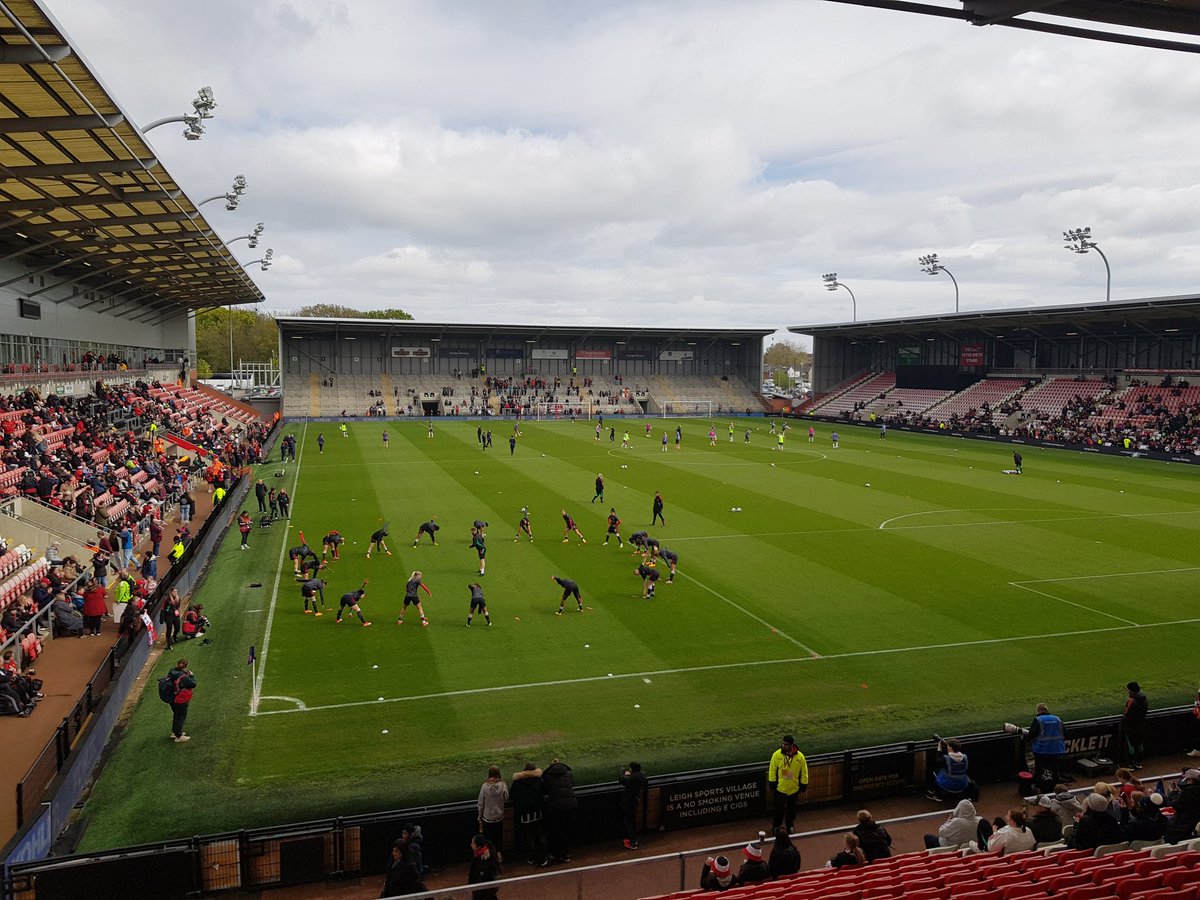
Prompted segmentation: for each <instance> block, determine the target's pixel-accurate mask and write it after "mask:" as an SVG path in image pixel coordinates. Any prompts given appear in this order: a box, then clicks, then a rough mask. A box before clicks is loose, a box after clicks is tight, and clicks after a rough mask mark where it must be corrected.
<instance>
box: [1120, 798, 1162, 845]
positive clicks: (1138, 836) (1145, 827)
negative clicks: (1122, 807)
mask: <svg viewBox="0 0 1200 900" xmlns="http://www.w3.org/2000/svg"><path fill="white" fill-rule="evenodd" d="M1135 796H1136V794H1135ZM1166 830H1167V820H1166V819H1164V818H1163V815H1162V813H1161V812H1159V809H1158V807H1157V806H1156V805H1155V804H1154V801H1152V800H1151V799H1150V798H1149V797H1138V798H1137V800H1136V801H1135V802H1134V804H1133V809H1132V810H1131V811H1130V814H1129V821H1127V822H1126V823H1125V824H1124V825H1122V826H1121V835H1122V838H1123V839H1124V840H1126V841H1158V840H1162V837H1163V835H1164V834H1165V833H1166Z"/></svg>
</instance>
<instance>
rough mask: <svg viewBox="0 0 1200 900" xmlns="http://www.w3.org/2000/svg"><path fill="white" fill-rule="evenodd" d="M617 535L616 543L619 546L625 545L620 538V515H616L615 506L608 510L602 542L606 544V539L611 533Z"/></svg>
mask: <svg viewBox="0 0 1200 900" xmlns="http://www.w3.org/2000/svg"><path fill="white" fill-rule="evenodd" d="M614 534H615V535H616V536H617V544H618V545H619V546H621V547H624V546H625V542H624V541H623V540H621V517H620V516H618V515H617V510H616V509H615V508H613V509H610V510H609V511H608V532H607V534H605V535H604V543H605V545H606V546H607V545H608V539H609V538H610V537H612V536H613V535H614Z"/></svg>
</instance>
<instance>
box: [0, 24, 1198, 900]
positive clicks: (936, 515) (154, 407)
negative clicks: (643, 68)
mask: <svg viewBox="0 0 1200 900" xmlns="http://www.w3.org/2000/svg"><path fill="white" fill-rule="evenodd" d="M867 5H872V4H867ZM874 5H884V6H889V7H891V8H900V5H897V4H874ZM906 6H911V7H913V8H912V9H910V10H908V11H909V12H916V13H919V12H929V11H930V9H933V8H932V7H931V8H929V9H924V10H923V9H918V8H916V7H919V6H921V5H920V4H907V5H906ZM976 6H977V5H971V4H967V7H969V8H968V9H966V10H965V12H964V16H965V17H966V18H967V20H968V21H972V22H974V24H983V22H982V21H977V19H978V18H979V17H980V16H982V15H983V14H984V11H981V10H980V9H977V8H976ZM993 6H995V5H994V4H992V5H989V6H988V12H989V13H990V15H991V16H993V17H995V18H996V22H995V24H1015V23H1019V22H1021V21H1023V20H1021V19H1019V18H1018V16H1019V13H1020V12H1021V10H1018V9H1015V8H1014V9H1007V10H1006V11H1005V10H1000V9H993V8H992V7H993ZM1000 6H1003V4H1001V5H1000ZM1076 6H1077V7H1078V8H1075V9H1073V10H1072V11H1071V12H1070V13H1069V15H1071V16H1072V17H1073V18H1074V20H1076V21H1077V24H1076V25H1075V26H1073V28H1072V29H1068V30H1067V31H1064V32H1063V33H1064V34H1075V36H1093V37H1094V36H1095V35H1088V34H1086V32H1087V31H1088V27H1089V26H1083V25H1079V24H1078V22H1079V21H1087V22H1093V24H1094V22H1102V23H1105V24H1106V25H1118V26H1136V27H1139V28H1157V29H1161V30H1164V31H1168V32H1170V31H1180V30H1187V28H1188V27H1189V26H1187V24H1186V23H1187V22H1191V23H1192V26H1194V23H1195V15H1194V11H1193V12H1192V13H1191V18H1190V19H1186V20H1184V21H1182V22H1181V21H1176V20H1175V19H1173V18H1172V19H1171V21H1169V22H1168V21H1166V20H1165V19H1164V17H1166V18H1171V17H1172V16H1174V15H1182V13H1179V11H1178V9H1177V7H1174V6H1173V7H1171V9H1170V11H1169V10H1168V8H1167V6H1166V5H1164V4H1159V3H1155V2H1139V3H1127V4H1121V7H1122V8H1121V10H1119V11H1114V10H1112V9H1110V8H1109V5H1108V4H1099V3H1097V4H1092V3H1087V4H1078V5H1076ZM956 11H957V10H956ZM3 13H4V16H5V17H6V21H7V23H8V24H7V27H6V29H5V32H4V41H5V49H4V53H3V54H0V69H2V70H3V71H4V73H5V75H6V76H7V78H6V80H5V83H4V88H3V96H4V98H5V100H6V104H7V109H8V115H6V116H5V117H4V118H3V123H4V124H3V125H2V126H0V168H2V169H3V177H4V190H3V191H2V192H0V194H2V196H0V214H2V215H3V216H4V217H5V219H6V227H5V228H4V229H3V231H0V242H2V243H3V248H4V254H3V259H2V260H0V277H3V279H4V283H3V285H0V287H3V302H2V303H0V326H2V327H0V380H2V381H3V382H4V389H3V391H0V394H3V395H4V396H3V398H0V447H3V461H4V470H3V471H2V472H0V509H2V511H3V513H4V516H3V518H0V612H2V613H3V618H2V619H0V637H2V639H3V647H2V648H0V651H2V652H3V664H2V665H0V731H2V733H3V746H4V748H5V756H6V759H7V763H8V764H7V765H6V766H5V767H4V777H5V779H6V784H7V786H8V788H7V790H8V793H7V795H6V796H7V797H8V800H7V802H5V803H0V823H2V825H3V834H4V842H5V851H4V852H5V875H4V895H5V897H7V898H14V900H26V898H28V900H34V898H37V900H51V898H66V897H78V896H84V897H94V898H107V897H130V896H134V897H154V898H159V897H161V898H176V897H178V898H184V897H197V896H203V897H210V896H226V895H229V896H232V895H255V896H258V895H262V896H271V897H279V898H291V897H296V898H300V897H314V896H328V897H344V898H357V897H368V896H370V897H375V896H418V897H421V896H424V897H439V898H465V897H495V896H504V897H529V898H559V897H567V896H576V897H581V898H656V900H665V898H668V897H670V898H676V897H680V898H681V897H685V896H690V895H691V894H693V893H697V892H700V891H722V892H726V893H727V895H728V896H730V897H741V898H747V900H755V898H777V897H795V898H823V900H824V898H829V900H834V898H844V900H851V898H852V900H859V898H875V897H897V898H905V897H907V898H919V900H950V898H960V897H962V898H969V897H985V896H990V897H994V896H999V897H1002V898H1004V900H1007V898H1010V897H1011V898H1021V897H1052V896H1063V897H1067V898H1078V900H1084V898H1093V897H1103V898H1108V897H1118V898H1131V897H1133V898H1146V900H1148V898H1168V897H1171V898H1188V897H1195V896H1197V894H1196V890H1197V887H1198V886H1200V837H1198V836H1197V834H1196V828H1197V825H1198V824H1200V770H1197V769H1195V768H1192V765H1193V764H1194V763H1192V762H1189V759H1191V758H1193V757H1197V756H1200V699H1197V697H1198V695H1197V692H1196V689H1195V685H1196V677H1195V670H1194V669H1193V668H1192V666H1193V661H1194V649H1195V647H1196V646H1197V643H1195V642H1197V641H1198V639H1200V608H1198V607H1197V604H1196V600H1195V595H1194V584H1195V581H1196V576H1197V573H1198V572H1200V564H1198V563H1197V561H1196V552H1195V548H1196V545H1197V538H1198V537H1200V518H1198V514H1197V510H1198V509H1200V481H1198V480H1197V478H1196V472H1195V471H1194V469H1195V467H1196V466H1197V465H1200V362H1198V357H1197V348H1198V347H1200V294H1180V295H1171V296H1156V297H1140V298H1134V299H1128V298H1116V299H1110V300H1105V301H1104V302H1095V303H1057V304H1047V305H1038V306H1034V307H1022V308H1010V307H1002V308H996V309H976V308H972V309H971V310H970V311H962V312H960V311H958V310H957V309H956V310H955V312H954V313H945V314H936V315H925V314H922V315H905V316H893V317H885V318H872V319H866V320H858V319H857V314H855V315H854V317H853V318H852V320H851V321H848V322H846V321H843V322H833V323H830V322H826V321H819V322H809V323H801V324H797V325H793V326H790V331H791V332H792V333H794V334H796V335H799V336H802V337H803V339H805V340H809V341H811V346H812V363H811V385H812V390H811V391H810V392H807V393H806V394H804V395H803V396H797V397H778V396H765V395H764V394H763V392H762V387H761V383H762V380H763V375H764V353H765V352H766V351H767V349H768V343H769V339H770V338H771V336H772V334H773V332H774V329H772V328H758V327H746V326H742V325H739V324H738V318H739V317H738V315H737V313H736V309H735V308H731V310H730V315H729V322H728V324H726V325H724V326H722V327H707V326H699V325H697V326H694V327H692V326H671V325H666V324H661V325H660V324H655V325H647V324H644V323H630V324H627V325H594V324H580V323H578V322H575V321H571V320H569V319H568V318H566V317H564V320H562V321H553V322H546V323H543V324H538V325H530V324H520V323H516V322H510V323H507V324H481V323H464V322H453V321H443V322H438V321H432V320H430V321H425V320H412V319H404V318H400V317H395V318H391V317H386V318H375V317H366V316H364V317H357V316H347V315H291V314H280V315H275V316H273V317H272V318H273V322H272V325H271V328H272V340H273V348H272V349H273V353H272V354H270V355H272V356H273V360H272V361H271V362H267V361H266V360H256V361H254V362H252V363H246V364H243V365H242V366H241V367H240V368H239V369H238V371H235V357H234V352H233V341H234V330H233V329H234V325H233V323H234V321H235V319H234V315H233V310H234V308H235V307H238V308H251V307H254V306H256V305H257V304H260V303H262V302H263V301H265V300H266V299H267V298H266V296H265V295H264V293H263V292H262V290H260V288H259V287H258V286H257V285H256V284H255V281H254V279H252V278H251V276H250V274H248V269H253V268H254V267H256V266H259V267H261V268H260V271H262V272H265V271H266V270H267V269H268V268H269V266H270V264H271V262H272V251H271V250H264V251H259V250H258V249H257V247H258V240H259V237H260V234H261V231H262V226H261V225H260V226H258V229H257V230H255V231H251V232H250V234H248V235H245V236H239V237H237V238H233V239H228V238H226V239H222V238H221V237H219V236H218V234H217V231H216V229H215V228H214V226H213V225H212V223H211V222H210V221H209V220H208V219H206V218H205V214H204V213H203V212H202V211H201V209H200V207H201V206H202V205H204V204H206V203H208V202H209V200H214V201H217V200H219V201H221V202H223V203H225V204H226V208H227V209H233V208H236V207H237V205H238V203H239V202H240V197H241V194H242V192H243V191H244V190H245V180H244V179H243V180H242V181H241V182H240V184H239V182H237V181H235V183H234V186H233V188H232V189H231V190H230V191H229V192H228V193H227V194H222V195H219V196H217V197H213V198H208V199H206V200H201V201H200V202H195V201H193V200H192V199H191V198H190V197H189V194H188V193H187V192H185V189H184V188H183V187H181V186H180V184H178V183H177V182H176V180H175V178H174V177H173V176H172V175H171V174H170V173H169V172H168V171H167V169H166V168H165V166H164V165H163V163H162V162H161V161H160V160H159V159H158V158H157V157H156V155H155V153H154V150H153V145H152V144H151V142H149V140H148V139H147V138H146V133H147V132H148V131H150V130H152V129H153V128H156V127H158V126H160V125H162V124H166V123H169V122H177V123H180V124H182V125H183V126H184V129H185V132H184V134H185V136H187V135H188V134H189V133H190V134H192V135H193V136H194V137H196V138H198V137H199V136H200V135H201V134H202V133H203V131H204V127H205V121H206V120H207V119H208V118H211V117H212V110H213V108H215V101H214V98H213V93H212V91H211V90H210V89H208V88H204V89H202V90H201V91H200V92H199V93H198V94H197V97H196V98H195V100H194V101H192V106H193V109H194V112H191V113H188V114H186V115H183V116H179V117H174V118H169V119H166V120H160V121H156V122H152V123H150V124H148V125H145V126H138V125H137V124H135V123H134V119H133V118H132V117H131V116H130V115H129V114H128V112H127V111H126V110H125V109H124V108H123V107H122V106H121V105H120V104H119V102H118V100H117V99H116V98H114V97H113V96H112V95H111V93H110V92H109V90H108V88H106V87H105V85H104V83H103V82H102V81H101V79H100V75H99V73H97V72H95V71H93V70H92V68H91V67H90V66H89V64H88V63H87V62H86V60H85V59H84V58H83V56H82V54H81V53H80V51H79V49H78V47H77V46H76V45H75V44H74V43H73V42H72V41H71V39H70V38H69V37H68V35H67V34H66V33H65V31H64V29H63V28H62V26H61V25H59V24H58V23H57V22H56V21H55V20H54V18H53V17H52V16H51V14H50V11H49V10H47V9H46V7H45V5H44V4H42V3H41V2H38V0H25V2H18V3H7V4H4V5H3ZM968 13H969V15H967V14H968ZM1017 27H1021V26H1020V25H1019V24H1018V25H1017ZM1105 33H1109V32H1105ZM1191 33H1195V29H1194V27H1192V31H1191ZM1138 40H1139V41H1141V42H1142V44H1143V45H1147V46H1149V47H1157V49H1159V50H1172V49H1174V50H1178V49H1180V48H1179V47H1176V46H1173V45H1174V43H1175V42H1174V41H1173V40H1167V39H1162V38H1159V39H1155V41H1149V43H1148V44H1147V41H1146V39H1142V38H1139V39H1138ZM1156 41H1157V43H1156ZM1135 43H1136V41H1135ZM239 178H240V176H239ZM240 240H246V241H247V244H248V250H249V251H250V252H251V253H254V254H257V253H260V252H261V253H262V257H261V258H260V259H255V260H253V261H252V262H250V263H243V262H239V261H238V258H237V257H235V255H234V251H233V250H232V249H231V245H232V244H234V243H235V242H236V241H240ZM1073 240H1074V241H1075V242H1076V246H1077V249H1081V250H1082V251H1087V250H1092V249H1098V247H1097V246H1096V244H1095V243H1094V242H1090V241H1091V239H1090V235H1088V234H1084V233H1082V232H1080V233H1077V234H1075V235H1074V237H1073ZM241 249H247V248H241ZM1069 249H1070V248H1069ZM243 255H245V254H243ZM922 262H923V264H924V265H926V266H927V268H928V269H929V270H930V271H928V273H927V274H930V275H937V274H941V273H942V272H943V270H944V267H943V266H941V264H940V263H939V262H938V260H937V258H936V257H929V258H928V260H926V259H923V260H922ZM1105 264H1106V266H1107V259H1106V260H1105ZM825 281H826V286H827V287H828V288H829V289H830V290H836V289H838V288H842V287H845V285H843V284H841V283H840V282H839V281H838V278H837V275H836V274H833V275H827V276H825ZM954 287H955V290H956V291H957V282H955V285H954ZM856 302H857V301H856ZM221 308H226V309H227V310H229V314H228V319H227V320H226V321H227V322H228V323H229V334H228V340H229V355H228V360H229V363H230V372H229V373H227V374H228V378H227V379H226V380H225V381H224V382H222V384H223V385H225V386H227V387H228V388H229V392H228V393H227V392H224V391H221V390H217V389H215V388H214V387H212V386H210V385H209V384H206V383H204V382H205V381H206V380H208V379H207V378H202V377H201V368H202V367H201V363H200V359H199V355H200V346H201V341H200V340H199V339H198V324H197V323H198V317H202V316H203V315H204V314H205V313H206V312H208V311H211V310H219V309H221ZM502 312H503V311H502V310H501V311H499V312H498V315H500V313H502ZM238 321H248V320H238ZM239 327H240V326H239ZM222 340H223V338H222ZM205 374H206V375H209V374H211V373H205ZM221 377H222V378H225V376H221ZM481 784H482V788H481ZM868 804H869V808H864V807H866V806H868ZM993 816H995V819H993ZM826 860H829V864H828V865H827V864H826ZM484 882H487V883H489V884H488V886H486V887H483V888H481V887H479V884H481V883H484ZM381 885H382V893H381ZM496 891H498V892H499V893H495V892H496Z"/></svg>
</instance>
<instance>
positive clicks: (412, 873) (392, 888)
mask: <svg viewBox="0 0 1200 900" xmlns="http://www.w3.org/2000/svg"><path fill="white" fill-rule="evenodd" d="M425 890H426V887H425V882H424V881H422V880H421V873H420V871H419V870H418V868H417V863H416V861H415V860H414V859H413V855H412V853H411V852H410V850H409V846H408V841H406V840H404V839H403V838H401V839H400V840H398V841H396V843H394V844H392V858H391V860H390V861H389V862H388V868H387V877H386V879H385V880H384V882H383V892H382V893H381V894H380V895H379V896H380V897H399V896H402V895H404V894H419V893H422V892H423V891H425Z"/></svg>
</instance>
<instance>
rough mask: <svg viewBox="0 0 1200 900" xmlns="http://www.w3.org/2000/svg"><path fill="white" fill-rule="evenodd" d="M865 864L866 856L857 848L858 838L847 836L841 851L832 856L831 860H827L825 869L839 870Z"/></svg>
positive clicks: (851, 835)
mask: <svg viewBox="0 0 1200 900" xmlns="http://www.w3.org/2000/svg"><path fill="white" fill-rule="evenodd" d="M866 864H867V855H866V854H865V853H863V852H862V848H861V847H859V846H858V838H856V837H855V836H854V835H853V834H848V835H846V838H845V843H844V845H843V846H842V849H841V850H839V851H838V852H837V853H836V854H835V855H834V857H833V859H831V860H829V863H828V864H827V866H826V868H830V869H840V868H843V867H844V866H865V865H866Z"/></svg>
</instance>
